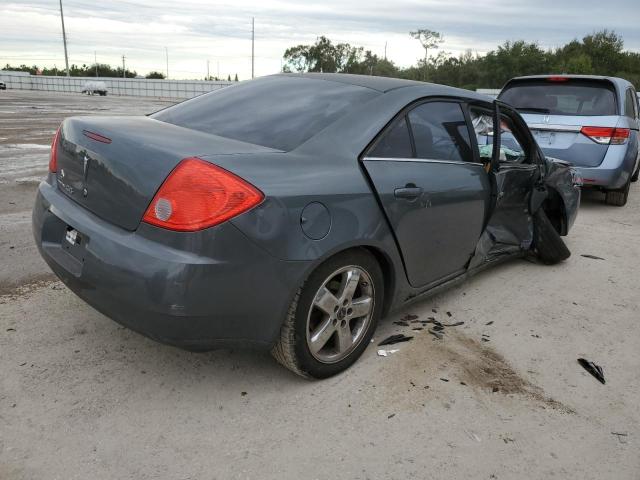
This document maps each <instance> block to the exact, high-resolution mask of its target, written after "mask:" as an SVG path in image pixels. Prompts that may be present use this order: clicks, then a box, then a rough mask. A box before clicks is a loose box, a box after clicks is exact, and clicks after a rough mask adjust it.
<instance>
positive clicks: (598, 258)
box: [580, 254, 604, 260]
mask: <svg viewBox="0 0 640 480" xmlns="http://www.w3.org/2000/svg"><path fill="white" fill-rule="evenodd" d="M580 256H581V257H584V258H590V259H591V260H604V258H602V257H597V256H595V255H589V254H584V255H580Z"/></svg>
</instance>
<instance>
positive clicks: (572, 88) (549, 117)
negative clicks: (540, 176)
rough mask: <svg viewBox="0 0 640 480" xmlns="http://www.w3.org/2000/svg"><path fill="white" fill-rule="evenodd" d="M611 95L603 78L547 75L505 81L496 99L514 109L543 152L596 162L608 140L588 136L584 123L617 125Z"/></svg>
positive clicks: (583, 164) (591, 164)
mask: <svg viewBox="0 0 640 480" xmlns="http://www.w3.org/2000/svg"><path fill="white" fill-rule="evenodd" d="M616 97H617V96H616V91H615V87H614V85H613V84H612V83H611V82H610V81H609V80H606V79H581V78H570V77H548V78H540V79H520V80H514V81H511V82H509V83H508V84H507V85H506V86H505V88H504V89H503V91H502V92H501V93H500V96H499V99H500V100H501V101H503V102H506V103H508V104H510V105H511V106H513V107H515V108H516V109H517V110H518V111H519V112H520V114H521V115H522V116H523V117H524V119H525V120H526V122H527V124H528V125H529V128H530V129H531V131H532V132H533V134H534V136H535V138H536V141H537V142H538V144H539V145H540V148H542V149H543V151H544V152H545V153H546V154H547V155H549V156H551V157H556V158H561V159H562V160H566V161H568V162H570V163H572V164H574V165H577V166H581V167H597V166H598V165H600V164H601V163H602V161H603V160H604V157H605V155H606V153H607V150H608V148H609V145H608V144H602V143H598V142H597V141H595V140H594V139H593V138H591V137H589V136H588V133H589V130H588V129H587V130H584V127H600V128H615V127H616V126H619V125H618V122H619V120H620V110H621V107H620V106H619V105H618V102H617V100H616ZM583 132H584V133H583Z"/></svg>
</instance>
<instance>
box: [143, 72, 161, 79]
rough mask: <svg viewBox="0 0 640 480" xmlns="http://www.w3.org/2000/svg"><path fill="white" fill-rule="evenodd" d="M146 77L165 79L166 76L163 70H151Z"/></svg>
mask: <svg viewBox="0 0 640 480" xmlns="http://www.w3.org/2000/svg"><path fill="white" fill-rule="evenodd" d="M144 78H153V79H160V80H164V78H165V76H164V73H162V72H156V71H155V70H154V71H153V72H149V73H147V74H146V75H145V76H144Z"/></svg>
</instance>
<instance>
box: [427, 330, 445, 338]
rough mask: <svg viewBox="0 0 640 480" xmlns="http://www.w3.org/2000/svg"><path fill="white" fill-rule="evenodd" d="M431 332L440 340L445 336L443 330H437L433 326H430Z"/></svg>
mask: <svg viewBox="0 0 640 480" xmlns="http://www.w3.org/2000/svg"><path fill="white" fill-rule="evenodd" d="M429 333H430V334H431V335H433V336H434V337H436V338H437V339H438V340H442V337H443V335H442V332H437V331H435V330H434V329H433V328H430V329H429Z"/></svg>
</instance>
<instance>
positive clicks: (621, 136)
mask: <svg viewBox="0 0 640 480" xmlns="http://www.w3.org/2000/svg"><path fill="white" fill-rule="evenodd" d="M580 131H581V133H582V134H583V135H586V136H587V137H589V138H590V139H591V140H593V141H594V142H596V143H599V144H601V145H622V144H623V143H624V142H626V141H627V138H629V135H630V133H631V131H630V130H629V129H628V128H614V127H582V129H581V130H580Z"/></svg>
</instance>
